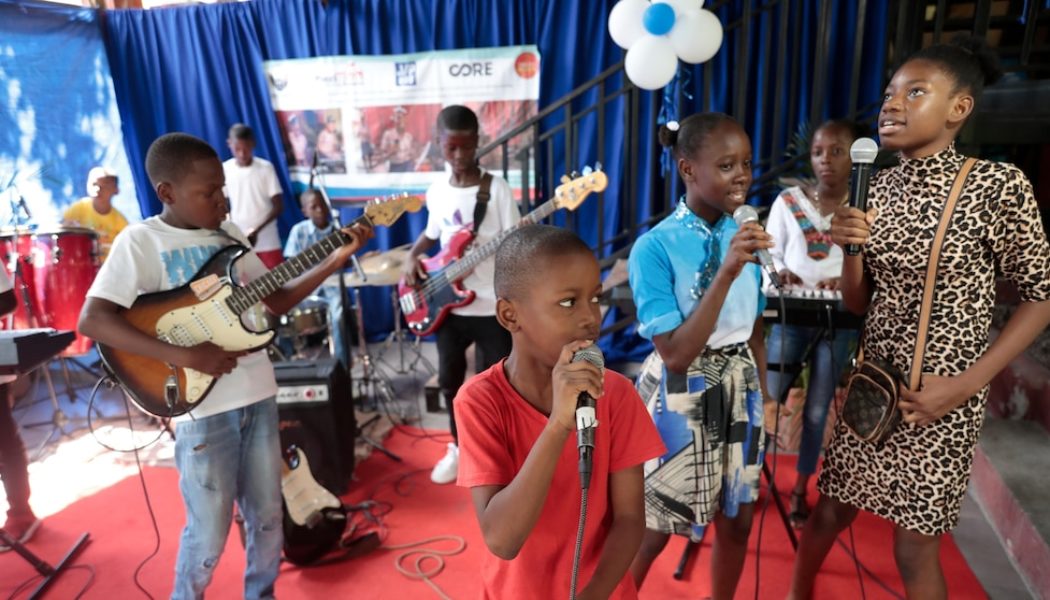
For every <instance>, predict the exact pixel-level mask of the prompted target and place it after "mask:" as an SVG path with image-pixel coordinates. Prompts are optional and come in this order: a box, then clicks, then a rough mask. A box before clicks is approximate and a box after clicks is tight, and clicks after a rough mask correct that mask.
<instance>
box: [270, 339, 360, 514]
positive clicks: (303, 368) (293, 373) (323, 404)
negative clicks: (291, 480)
mask: <svg viewBox="0 0 1050 600" xmlns="http://www.w3.org/2000/svg"><path fill="white" fill-rule="evenodd" d="M273 368H274V373H275V374H276V375H277V410H278V414H279V419H280V422H279V427H280V432H281V446H282V450H283V449H284V448H287V447H288V446H290V445H292V444H294V445H296V446H298V447H299V448H301V449H302V450H303V452H305V453H306V458H307V460H308V461H309V462H310V469H311V471H312V474H313V476H314V479H316V480H317V481H318V483H320V484H321V485H323V486H325V487H326V488H328V489H329V490H331V491H332V492H333V493H335V494H342V493H343V492H344V491H345V490H346V486H347V484H348V483H349V482H350V478H351V476H352V475H353V472H354V439H355V438H356V437H357V420H356V418H355V417H354V403H353V399H352V398H351V390H350V375H349V374H348V373H347V372H346V368H345V367H344V366H343V364H342V363H340V362H339V361H338V360H337V359H335V358H324V359H319V360H316V361H289V362H278V363H274V365H273Z"/></svg>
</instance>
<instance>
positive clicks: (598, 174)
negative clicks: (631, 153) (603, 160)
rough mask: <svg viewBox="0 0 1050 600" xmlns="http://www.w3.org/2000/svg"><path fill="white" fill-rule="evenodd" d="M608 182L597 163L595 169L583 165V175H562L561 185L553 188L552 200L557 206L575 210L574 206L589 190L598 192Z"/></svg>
mask: <svg viewBox="0 0 1050 600" xmlns="http://www.w3.org/2000/svg"><path fill="white" fill-rule="evenodd" d="M608 184H609V179H608V177H606V176H605V173H604V172H602V170H601V165H598V168H597V169H595V170H591V168H590V167H585V168H584V169H583V175H577V174H575V173H574V174H573V176H572V177H570V176H569V175H562V178H561V185H559V186H558V187H557V188H555V190H554V198H553V199H552V201H553V202H554V205H555V206H557V207H558V208H565V209H568V210H576V207H577V206H579V205H580V204H582V203H583V200H584V198H586V197H587V196H588V195H590V193H591V192H600V191H602V190H604V189H605V186H606V185H608Z"/></svg>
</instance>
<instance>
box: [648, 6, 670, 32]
mask: <svg viewBox="0 0 1050 600" xmlns="http://www.w3.org/2000/svg"><path fill="white" fill-rule="evenodd" d="M642 24H643V25H645V30H646V31H648V32H649V33H651V34H653V35H664V34H666V33H667V32H669V31H671V29H672V28H673V27H674V9H673V8H671V5H670V4H664V3H660V4H651V5H649V8H647V9H645V12H644V13H643V14H642Z"/></svg>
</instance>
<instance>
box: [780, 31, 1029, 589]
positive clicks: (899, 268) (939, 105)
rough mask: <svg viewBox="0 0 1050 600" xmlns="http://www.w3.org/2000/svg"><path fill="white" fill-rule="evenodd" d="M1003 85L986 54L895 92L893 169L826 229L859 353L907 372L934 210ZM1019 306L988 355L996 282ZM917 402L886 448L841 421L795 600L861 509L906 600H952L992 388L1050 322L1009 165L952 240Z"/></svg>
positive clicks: (977, 189) (973, 178) (890, 120)
mask: <svg viewBox="0 0 1050 600" xmlns="http://www.w3.org/2000/svg"><path fill="white" fill-rule="evenodd" d="M998 76H999V71H998V68H997V66H996V61H995V57H994V55H992V54H991V52H990V51H989V50H988V48H987V47H986V46H985V45H984V42H983V41H982V40H977V39H971V38H964V39H960V40H956V41H953V43H952V44H950V45H936V46H931V47H929V48H926V49H924V50H921V51H920V52H918V53H917V54H916V55H914V56H913V57H911V58H910V59H909V60H908V61H907V62H905V63H904V65H902V66H901V67H900V68H899V69H898V70H897V72H896V73H895V74H894V76H893V78H892V79H891V81H890V83H889V85H888V86H887V88H886V93H885V97H884V100H883V105H882V110H881V113H880V115H879V136H880V139H881V141H882V147H883V148H884V149H887V150H894V151H897V152H899V153H900V165H899V166H897V167H894V168H891V169H886V170H883V171H880V172H879V173H878V174H876V176H875V177H874V179H873V182H872V187H871V191H870V193H869V197H868V207H869V210H868V212H867V213H866V214H865V213H863V212H861V211H859V210H857V209H855V208H851V207H843V208H841V209H839V210H838V211H837V212H836V215H835V217H834V219H833V221H832V230H831V235H832V240H833V241H834V242H835V243H836V244H838V245H840V246H841V245H844V244H861V245H862V252H861V254H860V255H859V256H849V257H846V259H845V262H844V265H843V273H842V281H841V288H842V292H843V299H844V301H845V302H846V305H847V306H848V307H849V309H850V310H852V311H853V312H856V313H865V312H866V313H867V319H866V322H865V326H864V333H863V337H862V345H863V349H864V355H865V356H867V357H876V358H881V359H883V360H886V361H889V362H891V363H892V364H893V365H894V366H896V367H897V368H898V369H900V370H901V372H903V373H905V379H906V380H907V370H908V368H909V367H910V360H911V356H912V354H913V352H914V348H915V339H916V336H917V322H916V321H917V315H918V313H919V307H920V305H921V296H922V289H923V279H924V277H925V272H926V266H927V262H928V259H929V254H930V248H931V243H932V240H933V236H934V231H935V229H936V227H937V224H938V222H939V220H940V216H941V208H942V207H943V205H944V204H945V202H946V201H947V198H948V191H949V188H950V187H951V185H952V183H953V181H954V179H955V175H956V174H957V173H958V172H959V170H960V168H961V166H962V163H963V162H964V160H965V157H964V156H962V155H961V154H959V153H958V152H957V151H956V150H955V146H954V140H955V136H956V135H957V134H958V132H959V129H960V128H961V127H962V125H963V124H964V123H965V121H966V119H967V118H968V117H969V116H970V114H971V113H972V112H973V109H974V104H975V102H976V100H977V98H978V97H979V96H980V92H981V90H982V88H983V87H984V85H985V84H990V83H994V81H995V80H996V79H997V78H998ZM997 271H998V272H999V273H1001V274H1002V275H1003V276H1005V277H1006V278H1008V279H1010V280H1011V281H1012V282H1013V283H1014V284H1015V285H1016V286H1017V289H1018V291H1019V293H1020V296H1021V299H1022V304H1021V306H1020V307H1019V308H1018V310H1017V312H1016V313H1014V316H1013V317H1012V318H1011V319H1010V322H1009V323H1008V324H1007V325H1006V327H1005V328H1004V329H1003V331H1002V332H1001V334H1000V335H999V336H998V338H996V340H995V342H994V343H991V344H989V340H988V333H989V328H990V325H991V312H992V307H993V302H994V298H995V275H996V272H997ZM935 290H936V291H935V294H934V299H933V307H932V314H931V319H930V325H929V338H928V341H927V345H926V351H925V354H924V362H923V376H922V384H921V386H920V388H919V389H918V390H906V389H904V390H902V400H901V402H900V404H899V407H900V409H901V411H902V413H903V420H902V422H901V424H900V425H899V426H898V427H897V429H896V431H894V433H893V434H892V436H891V437H890V438H889V439H888V440H887V441H886V442H885V444H883V445H882V446H880V447H876V446H874V445H872V444H870V443H867V442H864V441H862V440H861V439H860V438H858V437H857V436H856V435H854V434H853V432H852V431H851V430H850V429H849V428H848V427H846V426H845V425H844V424H843V423H842V422H841V420H840V422H839V423H838V425H837V426H836V430H835V436H834V438H833V439H832V441H831V444H830V445H829V447H828V449H827V452H826V456H825V460H824V465H823V470H822V471H821V475H820V478H819V481H818V483H817V487H818V489H819V490H820V492H821V498H820V500H819V502H818V503H817V506H816V508H815V509H814V511H813V513H812V515H811V517H810V519H809V520H808V521H807V523H806V527H805V529H804V531H803V534H802V540H801V543H800V544H799V548H798V555H797V557H796V561H795V571H794V577H793V580H792V588H791V594H790V596H789V597H790V598H808V597H810V596H811V595H812V593H813V585H814V579H815V578H816V574H817V571H818V570H819V569H820V566H821V564H822V563H823V561H824V557H825V556H826V555H827V553H828V551H829V550H830V549H831V546H832V545H833V544H834V541H835V539H836V537H837V536H838V534H839V532H840V531H842V529H844V528H845V527H846V526H848V525H849V524H850V523H851V522H852V520H853V518H854V517H855V516H856V514H857V510H858V509H863V510H866V511H869V512H871V513H874V514H876V515H878V516H880V517H883V518H885V519H887V520H889V521H890V522H892V523H893V524H894V526H895V530H894V556H895V558H896V561H897V568H898V570H899V571H900V574H901V578H902V579H903V581H904V586H905V590H906V593H907V596H908V597H909V598H944V597H945V596H946V587H945V582H944V575H943V573H942V571H941V567H940V559H939V549H940V536H941V535H942V534H944V533H946V532H948V531H950V530H951V529H952V528H953V527H955V525H956V523H957V522H958V518H959V508H960V503H961V500H962V497H963V495H964V494H965V492H966V484H967V481H968V479H969V476H970V467H971V464H972V459H973V454H974V449H975V446H976V444H977V437H978V434H979V432H980V429H981V423H982V420H983V417H984V408H985V401H986V398H987V395H988V387H987V386H988V382H989V381H990V380H991V379H992V377H994V376H995V374H996V373H998V372H999V371H1000V370H1001V369H1002V368H1003V367H1005V366H1006V365H1007V364H1008V363H1009V362H1010V361H1011V360H1012V359H1013V358H1014V357H1015V356H1017V355H1018V354H1019V353H1020V352H1022V351H1023V350H1024V349H1025V347H1027V346H1028V345H1029V344H1030V343H1031V342H1032V340H1033V339H1034V338H1035V336H1037V335H1038V334H1039V332H1041V331H1042V330H1043V329H1044V328H1045V327H1046V326H1047V324H1048V323H1050V246H1048V244H1047V240H1046V233H1045V231H1044V229H1043V227H1042V225H1041V223H1040V218H1039V212H1038V207H1037V205H1036V201H1035V198H1034V196H1033V193H1032V186H1031V184H1030V183H1029V182H1028V180H1027V179H1026V178H1025V176H1024V174H1023V173H1022V172H1021V171H1020V170H1019V169H1018V168H1017V167H1014V166H1013V165H1009V164H1003V163H994V162H991V161H984V160H981V161H977V163H976V165H975V166H974V167H973V170H972V171H971V172H970V174H969V177H968V178H967V179H966V183H965V186H964V187H963V191H962V193H961V194H960V196H959V201H958V205H957V207H956V209H955V212H954V213H953V215H952V217H951V224H950V227H949V230H948V234H947V236H946V237H945V240H944V243H943V246H942V250H941V260H940V264H939V266H938V270H937V282H936V288H935Z"/></svg>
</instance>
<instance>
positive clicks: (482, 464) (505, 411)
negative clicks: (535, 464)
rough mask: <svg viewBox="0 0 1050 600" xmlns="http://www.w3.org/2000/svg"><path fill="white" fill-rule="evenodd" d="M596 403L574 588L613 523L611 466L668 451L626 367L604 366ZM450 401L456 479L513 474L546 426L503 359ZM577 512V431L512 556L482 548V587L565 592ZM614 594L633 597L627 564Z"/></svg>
mask: <svg viewBox="0 0 1050 600" xmlns="http://www.w3.org/2000/svg"><path fill="white" fill-rule="evenodd" d="M596 404H597V416H598V428H597V430H596V431H595V435H594V463H593V471H592V475H591V485H590V489H589V491H588V498H587V525H586V529H585V531H584V537H583V551H582V554H581V556H580V575H579V578H578V579H577V587H578V589H583V587H584V586H586V585H587V583H588V582H589V581H590V579H591V574H593V573H594V569H595V568H596V567H597V566H598V559H599V558H600V556H601V552H602V547H603V545H604V543H605V537H606V535H607V534H608V532H609V527H610V525H611V523H612V514H611V512H610V506H609V474H610V473H615V472H616V471H619V470H621V469H625V468H627V467H633V466H635V465H639V464H642V463H644V462H645V461H647V460H649V459H650V458H654V457H657V456H662V455H663V454H664V453H665V452H666V450H665V449H664V444H663V442H662V441H661V440H660V436H659V434H658V433H657V431H656V427H655V426H654V425H653V421H652V419H651V418H650V417H649V414H648V412H647V411H646V409H645V405H644V404H643V403H642V400H641V398H639V397H638V393H637V392H635V390H634V386H633V385H632V384H631V382H630V381H629V380H627V379H626V378H625V377H624V376H622V375H620V374H619V373H615V372H612V371H606V372H605V393H604V395H603V396H602V397H601V398H599V399H598V401H597V403H596ZM455 406H456V424H457V425H458V428H459V477H458V479H457V483H458V484H459V485H461V486H463V487H474V486H479V485H507V484H509V483H510V482H511V480H513V479H514V476H515V475H516V474H517V473H518V471H519V470H520V469H521V465H522V464H523V463H524V462H525V458H526V457H527V456H528V454H529V451H530V450H532V446H533V444H534V443H535V442H536V439H537V438H538V437H539V436H540V433H541V432H542V431H543V428H544V427H546V426H547V415H544V414H542V413H541V412H540V411H538V410H536V409H535V408H534V407H533V406H532V405H531V404H529V403H528V402H527V401H526V400H525V399H524V398H522V397H521V396H520V395H519V394H518V393H517V392H516V391H515V390H514V388H513V387H511V385H510V383H509V382H508V381H507V376H506V374H505V373H504V371H503V362H502V361H501V362H499V363H497V364H496V365H493V366H492V367H491V368H490V369H488V370H487V371H485V372H484V373H481V374H480V375H478V376H477V377H474V378H473V379H471V380H470V381H469V382H467V384H466V385H464V386H463V387H462V388H461V389H460V391H459V394H458V395H457V396H456V401H455ZM613 440H615V443H614V441H613ZM579 516H580V476H579V469H578V452H577V449H576V436H575V435H570V436H569V437H568V439H567V440H566V441H565V447H564V448H562V452H561V457H560V458H559V459H558V466H557V467H556V469H555V471H554V478H553V480H552V481H551V487H550V492H549V493H548V495H547V500H546V502H544V505H543V512H542V513H541V514H540V518H539V520H538V521H537V522H536V526H535V527H534V528H533V530H532V533H530V534H529V537H528V539H527V540H526V541H525V544H524V545H523V546H522V548H521V551H520V552H519V553H518V556H517V557H516V558H515V559H514V560H509V561H507V560H502V559H500V558H498V557H496V556H495V555H493V554H488V555H487V556H486V559H485V561H484V563H483V565H482V573H481V574H482V581H483V586H484V590H483V592H482V597H484V598H500V599H505V598H529V599H531V598H565V597H568V595H569V586H570V581H571V579H572V556H573V550H574V546H575V542H576V529H577V527H578V526H579ZM611 597H612V598H618V599H627V598H637V597H638V592H637V590H636V589H635V587H634V582H633V581H632V580H631V577H630V575H629V574H627V573H624V577H623V579H622V580H621V581H620V584H619V586H617V588H616V590H615V591H614V592H613V594H612V596H611Z"/></svg>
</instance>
